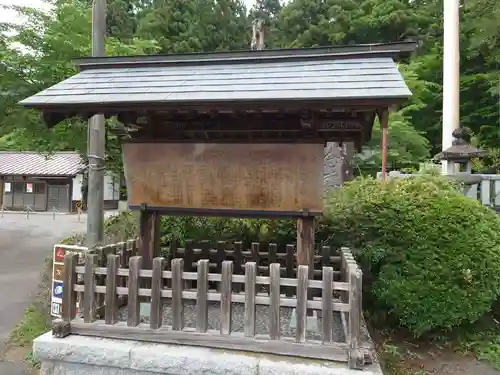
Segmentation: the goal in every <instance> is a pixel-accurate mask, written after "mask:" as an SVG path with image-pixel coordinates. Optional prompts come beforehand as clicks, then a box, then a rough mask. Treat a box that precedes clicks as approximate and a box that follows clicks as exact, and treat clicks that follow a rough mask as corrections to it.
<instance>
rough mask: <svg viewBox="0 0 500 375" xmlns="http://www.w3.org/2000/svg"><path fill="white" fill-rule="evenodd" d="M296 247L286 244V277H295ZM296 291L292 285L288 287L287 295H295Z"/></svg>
mask: <svg viewBox="0 0 500 375" xmlns="http://www.w3.org/2000/svg"><path fill="white" fill-rule="evenodd" d="M294 249H295V247H294V246H293V245H286V277H287V278H289V279H292V278H293V276H294V275H293V268H294V267H293V253H294ZM294 292H295V290H294V287H293V286H290V287H288V288H286V296H287V297H293V293H294Z"/></svg>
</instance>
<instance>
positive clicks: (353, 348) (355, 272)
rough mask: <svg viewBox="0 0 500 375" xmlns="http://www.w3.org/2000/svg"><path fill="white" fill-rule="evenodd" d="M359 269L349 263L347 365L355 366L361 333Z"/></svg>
mask: <svg viewBox="0 0 500 375" xmlns="http://www.w3.org/2000/svg"><path fill="white" fill-rule="evenodd" d="M361 289H362V276H361V270H360V269H359V268H358V267H357V265H356V264H349V338H348V339H349V351H350V355H349V367H351V368H354V367H357V361H358V360H359V358H357V357H356V355H357V354H358V348H359V344H360V335H361V328H360V325H361V314H362V312H361V292H362V290H361Z"/></svg>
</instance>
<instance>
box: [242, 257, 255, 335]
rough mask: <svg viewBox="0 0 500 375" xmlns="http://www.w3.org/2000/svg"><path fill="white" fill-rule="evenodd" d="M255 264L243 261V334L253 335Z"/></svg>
mask: <svg viewBox="0 0 500 375" xmlns="http://www.w3.org/2000/svg"><path fill="white" fill-rule="evenodd" d="M256 276H257V264H256V263H255V262H247V263H245V323H244V326H245V336H246V337H254V336H255V280H256Z"/></svg>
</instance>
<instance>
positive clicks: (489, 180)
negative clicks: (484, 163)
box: [377, 171, 500, 208]
mask: <svg viewBox="0 0 500 375" xmlns="http://www.w3.org/2000/svg"><path fill="white" fill-rule="evenodd" d="M417 175H418V173H415V174H412V173H401V172H399V171H391V172H389V178H409V177H413V176H417ZM470 176H472V177H474V178H478V179H480V180H481V181H480V182H476V183H470V184H468V185H467V187H466V188H465V190H464V195H465V196H467V197H469V198H472V199H477V200H478V201H480V202H481V203H482V204H483V205H485V206H490V207H491V208H499V207H500V174H479V173H474V174H472V175H470ZM377 177H378V178H380V173H379V174H377Z"/></svg>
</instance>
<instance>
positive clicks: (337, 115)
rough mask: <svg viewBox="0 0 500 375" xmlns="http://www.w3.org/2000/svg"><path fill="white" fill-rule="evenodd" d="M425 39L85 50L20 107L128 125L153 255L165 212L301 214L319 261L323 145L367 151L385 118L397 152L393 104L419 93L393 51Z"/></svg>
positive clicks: (129, 151) (128, 163)
mask: <svg viewBox="0 0 500 375" xmlns="http://www.w3.org/2000/svg"><path fill="white" fill-rule="evenodd" d="M414 48H415V44H414V43H413V42H401V43H390V44H374V45H359V46H347V47H343V46H341V47H329V48H305V49H284V50H260V51H244V52H217V53H190V54H175V55H167V56H135V57H102V58H84V59H81V60H78V61H77V64H78V66H79V68H80V73H79V74H77V75H75V76H73V77H70V78H68V79H66V80H64V81H63V82H61V83H58V84H56V85H55V86H53V87H51V88H48V89H47V90H44V91H42V92H40V93H38V94H36V95H34V96H32V97H30V98H28V99H25V100H23V101H22V102H21V104H22V105H24V106H26V107H31V108H37V109H40V110H41V111H42V113H43V118H44V120H45V122H46V124H47V125H48V126H54V125H55V124H57V123H59V122H60V121H62V120H64V119H66V118H69V117H73V116H79V117H82V118H84V119H88V118H90V117H91V116H93V115H94V114H97V113H102V114H104V115H105V116H106V117H112V116H116V117H117V118H118V120H119V121H120V122H121V123H123V124H124V126H125V127H126V129H127V131H128V134H129V137H128V139H126V140H124V144H123V156H124V167H125V175H126V180H127V187H128V196H129V205H130V207H131V208H132V209H136V210H141V212H142V219H141V220H142V221H141V223H142V224H141V233H142V236H141V237H142V239H143V241H142V244H143V245H142V246H143V247H144V249H143V252H142V255H143V256H144V257H145V259H146V262H147V263H149V262H150V260H151V259H152V258H153V255H154V254H158V251H159V250H158V249H159V244H158V238H157V235H156V234H155V233H156V231H157V230H158V224H159V215H161V214H169V215H216V216H217V215H218V216H246V217H256V216H258V217H269V218H297V220H298V241H297V254H298V258H299V264H309V262H310V258H311V251H312V247H311V246H312V243H313V217H314V216H317V215H321V212H322V208H323V146H324V144H325V142H345V141H351V142H354V143H355V144H356V146H357V147H358V148H360V147H361V145H362V144H363V143H365V142H367V141H368V140H369V139H370V137H371V131H372V126H373V122H374V120H375V118H376V116H378V117H379V120H380V124H381V127H382V130H383V140H382V148H383V150H386V149H387V126H388V112H389V109H390V108H391V107H392V106H394V105H397V104H399V103H401V102H403V101H404V100H406V99H407V98H408V97H409V96H411V93H410V91H409V89H408V87H407V86H406V84H405V82H404V80H403V78H402V77H401V74H400V73H399V71H398V69H397V66H396V63H395V61H394V60H395V59H398V58H404V57H407V56H408V55H409V54H410V53H411V52H412V51H413V50H414ZM382 171H383V173H385V172H384V171H385V158H384V162H383V165H382ZM148 259H149V261H148Z"/></svg>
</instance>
